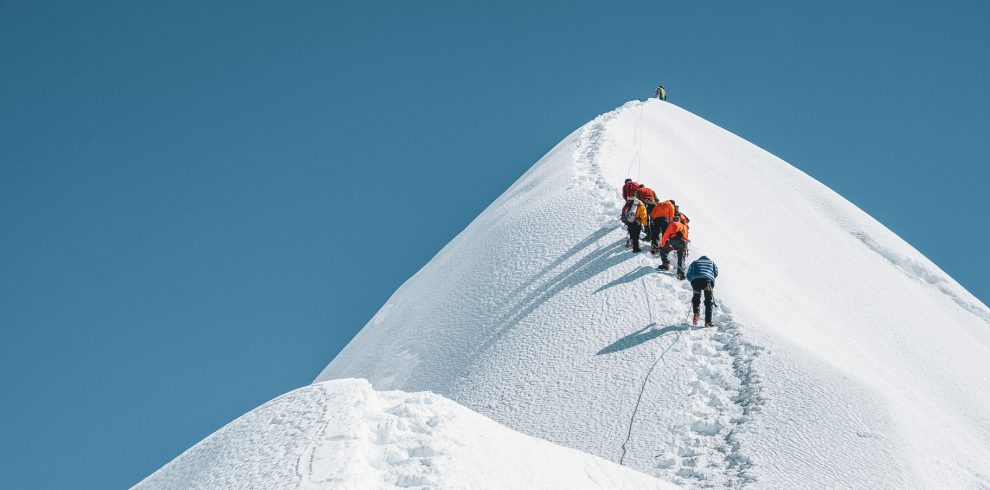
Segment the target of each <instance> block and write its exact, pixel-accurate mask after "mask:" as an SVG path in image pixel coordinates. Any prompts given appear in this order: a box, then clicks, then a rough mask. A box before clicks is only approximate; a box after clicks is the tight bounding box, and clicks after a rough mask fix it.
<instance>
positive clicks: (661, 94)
mask: <svg viewBox="0 0 990 490" xmlns="http://www.w3.org/2000/svg"><path fill="white" fill-rule="evenodd" d="M653 96H654V97H656V98H658V99H660V100H667V89H665V88H663V85H657V90H656V92H654V93H653Z"/></svg>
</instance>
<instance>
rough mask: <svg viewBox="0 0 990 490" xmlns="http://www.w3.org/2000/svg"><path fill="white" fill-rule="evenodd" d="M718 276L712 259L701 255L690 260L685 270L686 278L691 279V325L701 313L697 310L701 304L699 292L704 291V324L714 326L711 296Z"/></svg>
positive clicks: (716, 267)
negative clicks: (692, 314) (692, 309)
mask: <svg viewBox="0 0 990 490" xmlns="http://www.w3.org/2000/svg"><path fill="white" fill-rule="evenodd" d="M716 277H718V266H717V265H715V262H712V259H709V258H708V257H706V256H704V255H702V256H701V258H699V259H698V260H695V261H694V262H691V265H690V266H688V270H687V280H688V281H691V289H693V290H694V294H692V295H691V306H692V307H693V308H694V317H693V318H692V320H691V324H692V325H697V324H698V320H699V319H700V317H701V315H700V312H699V311H698V310H699V309H700V306H701V292H702V291H704V292H705V326H706V327H714V326H715V324H714V323H712V296H713V295H714V289H715V278H716Z"/></svg>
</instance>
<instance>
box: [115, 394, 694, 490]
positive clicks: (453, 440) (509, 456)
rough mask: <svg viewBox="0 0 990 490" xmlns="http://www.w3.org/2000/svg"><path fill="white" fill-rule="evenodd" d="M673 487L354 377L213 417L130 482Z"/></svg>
mask: <svg viewBox="0 0 990 490" xmlns="http://www.w3.org/2000/svg"><path fill="white" fill-rule="evenodd" d="M410 487H413V488H492V489H496V488H559V489H576V488H603V489H604V488H608V489H612V488H625V489H641V488H644V489H645V488H656V489H661V488H676V487H674V486H673V485H670V484H669V483H665V482H662V481H660V480H657V479H655V478H653V477H650V476H647V475H644V474H642V473H638V472H636V471H633V470H630V469H628V468H623V467H622V466H619V465H617V464H615V463H611V462H609V461H606V460H604V459H601V458H598V457H595V456H591V455H589V454H584V453H581V452H579V451H575V450H573V449H568V448H565V447H560V446H557V445H554V444H550V443H548V442H546V441H541V440H539V439H536V438H533V437H529V436H526V435H524V434H520V433H518V432H515V431H512V430H509V429H507V428H505V427H503V426H501V425H499V424H496V423H495V422H493V421H491V420H490V419H487V418H485V417H483V416H481V415H479V414H477V413H475V412H472V411H470V410H467V409H465V408H464V407H462V406H460V405H458V404H456V403H453V402H451V401H450V400H447V399H444V398H443V397H440V396H437V395H434V394H431V393H403V392H399V391H391V392H376V391H374V390H372V389H371V385H370V384H368V382H367V381H365V380H356V379H349V380H337V381H327V382H324V383H318V384H314V385H311V386H308V387H305V388H300V389H298V390H295V391H293V392H291V393H287V394H285V395H283V396H281V397H279V398H276V399H274V400H272V401H270V402H268V403H266V404H264V405H262V406H261V407H258V408H256V409H254V410H252V411H251V412H249V413H247V414H246V415H244V416H241V417H240V418H238V419H237V420H235V421H233V422H231V423H230V424H228V425H227V426H225V427H223V428H222V429H220V430H219V431H217V432H216V433H214V434H213V435H211V436H210V437H208V438H206V439H205V440H203V441H202V442H200V443H199V444H197V445H196V446H194V447H193V448H191V449H189V450H188V451H186V452H185V453H183V454H182V455H181V456H179V457H178V458H176V459H175V460H174V461H172V462H171V463H169V464H168V465H166V466H165V467H163V468H162V469H160V470H158V471H157V472H155V473H154V474H152V475H151V476H149V477H148V478H147V479H145V480H144V481H143V482H141V483H140V484H138V485H137V486H136V487H135V488H141V489H145V488H147V489H152V488H182V489H191V488H203V489H219V488H242V489H248V488H257V489H266V490H267V489H274V488H300V489H310V488H314V489H315V488H334V489H337V488H345V489H346V488H353V489H367V488H410Z"/></svg>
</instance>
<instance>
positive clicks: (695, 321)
mask: <svg viewBox="0 0 990 490" xmlns="http://www.w3.org/2000/svg"><path fill="white" fill-rule="evenodd" d="M699 321H701V313H695V314H694V317H693V318H691V325H695V326H697V325H698V322H699Z"/></svg>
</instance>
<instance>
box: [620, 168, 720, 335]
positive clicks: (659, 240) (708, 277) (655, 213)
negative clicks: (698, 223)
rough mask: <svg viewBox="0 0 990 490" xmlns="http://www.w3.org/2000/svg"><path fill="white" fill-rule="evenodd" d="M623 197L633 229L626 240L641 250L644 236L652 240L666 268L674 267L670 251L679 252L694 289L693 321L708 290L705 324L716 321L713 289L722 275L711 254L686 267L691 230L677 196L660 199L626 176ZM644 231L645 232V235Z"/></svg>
mask: <svg viewBox="0 0 990 490" xmlns="http://www.w3.org/2000/svg"><path fill="white" fill-rule="evenodd" d="M622 198H623V199H624V200H625V205H624V206H623V207H622V216H621V219H622V221H623V223H625V224H626V229H627V230H628V231H629V239H628V240H627V241H626V248H631V249H632V251H633V253H639V252H640V251H641V250H640V246H639V242H640V240H643V241H649V242H650V253H651V254H653V255H659V256H660V261H661V264H660V265H659V266H658V267H657V269H659V270H662V271H669V270H670V252H676V253H677V269H676V275H677V279H679V280H684V279H687V280H689V281H691V287H692V289H693V290H694V296H693V298H692V301H691V303H692V306H693V309H694V317H693V322H692V323H693V324H695V325H697V324H698V321H699V317H700V312H699V307H700V302H701V300H700V297H701V293H702V292H704V294H705V326H706V327H710V326H714V325H713V324H712V311H711V309H712V290H713V288H714V286H715V277H717V276H718V267H716V266H715V263H714V262H712V261H711V259H709V258H708V257H701V258H700V259H698V260H696V261H694V262H692V263H691V265H690V267H688V268H687V270H686V271H685V266H684V263H685V261H686V260H687V255H688V244H689V243H690V239H689V238H688V234H689V231H690V227H689V223H690V222H691V220H689V219H688V217H687V215H685V214H684V213H682V212H681V210H680V207H679V206H678V205H677V203H676V202H675V201H674V200H673V199H667V200H665V201H660V200H659V199H657V195H656V192H654V191H653V189H650V188H649V187H647V186H646V185H644V184H639V183H636V182H633V180H632V179H626V181H625V183H624V184H623V186H622ZM641 233H644V236H642V238H641V235H640V234H641Z"/></svg>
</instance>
